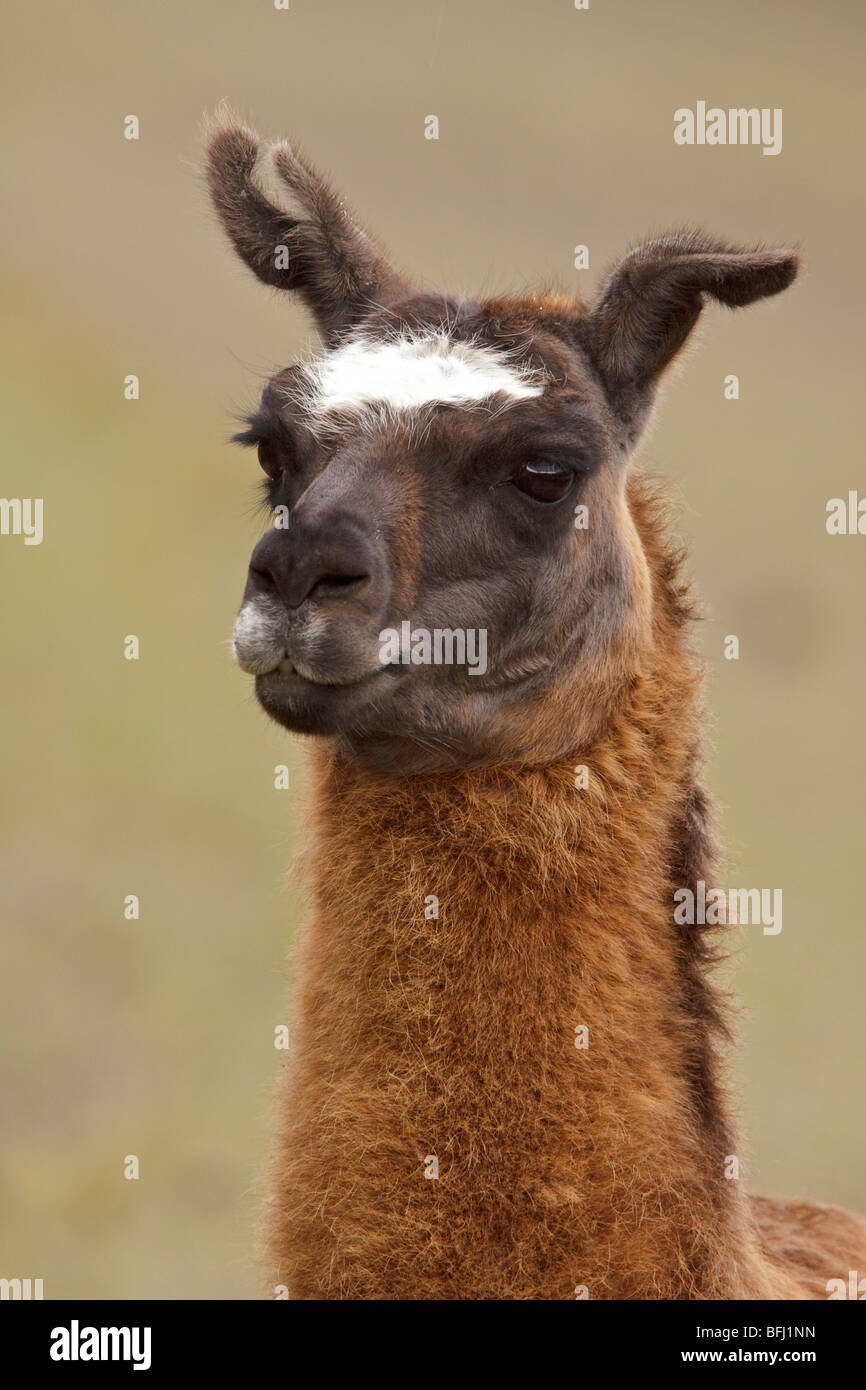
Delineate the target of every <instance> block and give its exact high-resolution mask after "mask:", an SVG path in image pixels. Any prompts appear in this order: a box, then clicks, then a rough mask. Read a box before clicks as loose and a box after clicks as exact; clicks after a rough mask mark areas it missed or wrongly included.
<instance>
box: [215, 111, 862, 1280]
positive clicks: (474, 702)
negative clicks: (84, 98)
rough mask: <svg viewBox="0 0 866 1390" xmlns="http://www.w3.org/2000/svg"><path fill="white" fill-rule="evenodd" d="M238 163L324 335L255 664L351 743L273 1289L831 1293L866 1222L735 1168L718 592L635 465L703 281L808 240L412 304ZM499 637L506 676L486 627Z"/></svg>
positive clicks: (281, 412)
mask: <svg viewBox="0 0 866 1390" xmlns="http://www.w3.org/2000/svg"><path fill="white" fill-rule="evenodd" d="M208 177H209V186H210V191H211V195H212V198H213V202H214V204H215V207H216V210H217V213H218V215H219V218H220V219H221V222H222V224H223V226H224V228H225V230H226V232H227V233H228V236H229V238H230V239H231V241H232V242H233V244H234V247H235V249H236V250H237V252H238V253H239V255H240V257H241V258H242V260H243V261H244V262H245V263H246V264H247V266H249V267H250V268H251V269H252V270H253V271H254V272H255V274H256V275H257V276H258V278H259V279H260V280H262V281H264V283H265V284H268V285H271V286H273V287H276V288H278V289H281V290H287V291H290V292H293V293H297V294H299V295H300V296H301V298H302V299H303V300H304V301H305V303H306V305H307V307H308V308H309V310H310V311H311V312H312V314H313V316H314V318H315V321H316V323H317V326H318V328H319V330H320V333H321V336H322V339H323V343H324V350H323V352H322V354H321V355H320V356H319V357H317V358H316V359H314V360H313V361H311V362H307V363H301V364H296V365H294V366H291V367H289V368H287V369H286V370H283V371H280V372H278V373H277V374H276V375H274V376H273V377H272V378H271V379H270V380H269V381H268V382H267V384H266V386H265V388H264V392H263V394H262V398H261V402H260V405H259V406H258V408H257V410H256V411H255V413H254V414H253V415H252V416H250V417H249V421H248V427H247V429H246V430H245V431H244V432H243V433H242V434H241V435H239V436H238V440H239V442H241V443H243V444H245V445H249V446H252V447H255V448H256V449H257V452H258V459H259V462H260V464H261V467H262V469H263V471H264V474H265V482H264V486H265V490H266V498H267V502H268V504H269V505H270V508H271V509H272V511H273V514H274V518H275V524H274V525H273V526H272V527H271V528H270V529H269V530H268V532H267V534H266V535H265V536H264V538H263V539H262V540H260V541H259V542H258V544H257V545H256V547H255V549H254V551H253V554H252V558H251V561H250V566H249V574H248V579H247V585H246V590H245V593H244V598H243V604H242V607H241V609H240V613H239V615H238V619H237V624H236V628H235V636H234V650H235V655H236V659H237V661H238V662H239V664H240V666H241V667H242V668H243V670H244V671H246V672H249V673H250V674H252V675H254V676H255V688H256V694H257V697H258V700H259V702H260V704H261V705H262V707H263V708H264V709H265V711H266V712H267V713H268V714H269V715H270V716H271V717H272V718H273V719H274V720H276V721H277V722H278V723H279V724H280V725H282V726H284V727H285V728H287V729H289V730H292V731H295V732H300V733H302V734H306V735H312V736H314V738H313V740H312V746H311V754H310V756H311V763H312V778H313V789H312V793H311V798H312V800H311V808H310V815H309V821H310V824H309V830H310V836H311V851H310V860H309V863H310V871H311V883H312V903H311V908H312V911H311V917H310V920H309V921H308V923H307V925H306V927H305V929H304V931H303V933H302V939H301V942H300V946H299V984H298V997H297V1004H296V1017H297V1022H296V1024H295V1025H294V1027H293V1032H292V1039H293V1041H292V1058H293V1060H292V1062H291V1065H290V1067H289V1068H288V1075H287V1078H286V1080H285V1089H284V1091H283V1092H282V1094H281V1098H280V1125H279V1133H278V1136H277V1140H276V1144H275V1152H274V1158H273V1163H272V1170H271V1174H270V1190H271V1200H270V1203H269V1211H268V1228H269V1241H270V1249H271V1251H272V1255H273V1271H274V1277H275V1279H276V1281H277V1282H278V1283H280V1284H284V1285H286V1286H287V1287H288V1289H289V1291H290V1295H291V1296H292V1297H294V1298H299V1299H317V1298H350V1299H377V1298H386V1299H565V1298H574V1297H589V1298H593V1299H665V1298H674V1299H722V1298H750V1297H753V1298H824V1297H826V1296H827V1281H828V1280H829V1279H831V1278H835V1277H842V1278H844V1277H846V1274H847V1271H848V1270H850V1269H858V1270H866V1224H864V1223H863V1222H861V1221H860V1220H859V1219H858V1218H855V1217H854V1216H850V1215H848V1214H846V1213H845V1212H843V1211H840V1210H838V1209H836V1208H832V1207H824V1206H814V1205H807V1204H805V1203H800V1202H793V1201H782V1200H769V1199H763V1198H753V1197H752V1198H750V1197H749V1196H747V1195H746V1194H745V1193H744V1192H743V1190H742V1186H741V1183H740V1182H739V1181H737V1180H732V1179H731V1177H730V1169H729V1168H728V1167H727V1165H728V1164H729V1161H730V1159H731V1157H732V1156H735V1155H736V1154H737V1140H736V1138H735V1136H734V1133H733V1129H732V1124H731V1120H730V1117H729V1113H728V1111H729V1102H728V1099H727V1096H726V1091H725V1083H724V1078H723V1075H722V1060H721V1058H722V1051H723V1045H724V1043H725V1039H726V1023H725V1017H724V1010H723V1008H722V1005H721V1002H720V998H719V996H718V993H717V990H716V988H715V987H714V986H713V984H712V982H711V980H710V978H709V971H710V968H711V966H712V964H713V962H714V960H715V957H716V947H715V946H714V943H713V939H712V932H711V931H708V930H707V929H706V928H701V927H683V926H679V925H677V922H676V921H675V918H674V910H673V902H674V898H673V895H674V893H675V892H676V891H677V889H678V888H680V887H682V886H689V885H691V886H692V887H694V885H695V884H696V883H697V882H698V881H699V880H703V881H704V882H706V883H711V882H713V879H714V874H716V873H717V871H718V870H717V846H716V839H715V834H714V830H713V816H712V808H711V804H710V801H709V799H708V796H707V793H706V792H705V790H704V788H703V786H702V783H701V724H702V714H701V696H700V679H701V673H700V670H699V667H698V663H697V661H696V658H695V656H694V655H693V653H692V651H691V649H690V645H689V626H690V621H691V619H692V617H693V609H692V605H691V601H690V598H689V594H688V590H687V587H686V584H685V582H684V580H683V579H682V577H681V573H680V569H681V560H680V554H679V552H678V550H677V548H676V547H675V546H674V545H673V544H672V542H671V540H670V539H669V538H668V536H667V533H666V528H665V504H664V499H663V497H662V495H661V493H660V492H659V491H658V490H657V488H656V486H655V485H653V484H651V483H650V482H649V481H648V480H647V479H646V477H644V476H643V475H642V474H641V473H640V471H639V469H638V467H637V465H636V463H635V461H634V454H635V450H636V447H637V445H638V443H639V440H640V437H641V435H642V433H643V431H644V429H645V427H646V425H647V422H648V419H649V416H650V413H651V410H652V407H653V403H654V398H655V396H656V391H657V387H658V384H659V381H660V378H661V376H662V374H663V373H664V372H665V370H666V369H667V368H668V366H669V365H670V364H671V362H672V361H673V359H674V358H675V357H676V355H677V354H678V352H679V350H680V349H681V348H682V347H683V345H684V344H685V342H686V341H687V339H688V338H689V335H690V334H691V332H692V329H693V328H694V326H695V324H696V321H697V319H698V317H699V315H700V312H701V309H702V307H703V304H704V300H705V298H707V297H709V298H711V299H715V300H717V301H718V302H720V303H722V304H726V305H729V306H741V305H746V304H750V303H752V302H753V301H754V300H757V299H760V298H762V297H764V296H768V295H774V294H777V293H779V292H780V291H781V290H784V289H785V288H786V287H787V286H789V285H790V284H791V282H792V281H793V279H794V277H795V275H796V271H797V259H796V256H795V255H794V254H792V253H791V252H790V251H786V250H737V249H732V248H730V247H727V246H724V245H721V244H720V243H718V242H716V241H713V240H711V239H709V238H707V237H705V236H703V235H698V234H697V233H694V232H686V233H680V234H677V235H672V236H665V237H661V238H658V239H655V240H652V241H649V242H647V243H645V244H643V245H640V246H638V247H637V248H636V249H634V250H632V251H631V252H630V253H629V254H628V255H627V256H626V257H625V258H624V259H623V260H622V261H620V263H619V264H618V265H617V266H616V267H615V268H614V269H613V271H612V272H611V273H610V274H609V275H608V277H607V279H606V280H605V281H604V283H603V284H602V286H601V289H600V291H599V293H598V295H597V297H596V299H595V300H594V302H593V303H591V304H589V305H587V304H583V303H580V302H577V301H575V300H572V299H568V298H563V297H555V296H549V295H539V296H537V297H523V298H515V299H510V298H501V299H492V300H486V301H479V300H475V299H471V298H463V297H454V296H450V295H445V294H439V293H428V292H420V291H419V290H417V289H416V288H414V287H413V286H412V285H411V284H410V283H409V282H408V281H407V280H405V279H404V278H403V276H402V275H401V274H400V273H399V272H398V271H397V270H396V269H395V268H394V267H393V266H392V265H391V264H390V262H389V260H388V259H387V257H386V255H385V254H384V252H383V251H382V250H380V249H379V247H378V246H376V245H375V244H374V243H373V242H372V241H371V240H370V239H369V238H368V237H367V235H366V234H365V233H364V232H363V231H361V230H360V228H359V227H358V226H357V225H356V224H355V222H354V221H353V220H352V218H351V217H350V215H349V213H348V212H347V210H346V208H345V207H344V205H343V203H342V202H341V201H340V200H339V199H338V198H337V197H336V196H335V194H334V193H333V192H332V191H331V190H330V189H329V187H328V186H327V185H326V184H325V183H324V182H323V181H322V179H321V178H319V177H318V175H317V174H316V173H315V172H314V171H313V170H312V169H311V168H310V167H309V166H308V165H307V164H306V163H305V162H304V161H302V160H301V158H299V156H298V155H297V154H296V153H295V152H294V151H293V149H292V148H291V147H290V146H289V145H287V144H285V143H277V144H274V145H267V144H263V143H262V142H260V140H259V138H258V137H257V136H256V134H255V133H254V132H253V131H251V130H249V129H248V128H246V127H244V126H243V125H240V124H238V123H236V122H233V121H232V120H231V119H230V118H223V119H222V120H221V121H220V122H219V123H218V124H217V126H216V128H215V129H213V130H212V131H211V133H210V137H209V149H208ZM407 624H408V627H407V626H406V625H407ZM481 631H484V632H485V633H486V642H487V648H486V651H487V660H486V664H485V669H483V670H482V669H481V664H480V663H476V667H475V668H471V667H470V665H469V664H468V662H466V661H463V662H461V660H460V659H459V658H460V651H461V649H460V646H459V643H458V642H457V637H456V636H455V634H457V635H459V634H463V635H465V634H469V633H473V632H474V633H477V632H481ZM435 633H444V634H446V635H447V634H450V641H451V645H450V648H449V649H448V650H446V658H447V656H448V655H449V653H450V656H451V658H452V659H451V660H448V659H443V660H439V661H436V660H435V659H434V660H431V659H429V656H430V650H431V648H430V641H429V635H430V634H435ZM384 634H392V635H391V637H389V638H387V641H386V639H385V637H384V636H383V635H384ZM393 634H397V647H396V648H395V647H393V646H392V647H391V648H390V656H389V655H388V650H389V649H388V647H387V642H392V643H393V641H394V637H393ZM425 634H427V637H426V638H425ZM440 654H441V653H440Z"/></svg>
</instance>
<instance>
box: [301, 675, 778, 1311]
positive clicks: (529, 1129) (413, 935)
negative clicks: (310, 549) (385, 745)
mask: <svg viewBox="0 0 866 1390" xmlns="http://www.w3.org/2000/svg"><path fill="white" fill-rule="evenodd" d="M687 684H688V683H684V685H683V689H682V691H681V696H682V698H681V699H680V700H679V702H678V703H677V702H674V703H675V704H677V707H676V708H670V709H669V710H668V716H669V717H667V716H663V715H660V713H659V704H658V689H657V688H656V686H655V684H654V682H653V681H652V680H651V679H650V680H640V681H638V682H637V683H636V686H635V688H634V689H633V691H632V692H631V694H630V696H629V702H628V703H629V707H628V709H627V710H626V711H625V712H623V713H621V714H620V716H619V717H618V719H617V720H616V721H614V724H613V725H612V727H611V728H610V729H609V730H608V732H607V733H606V734H605V736H604V737H603V738H601V739H599V740H598V741H597V742H596V744H595V746H594V747H592V748H591V749H589V750H587V751H586V752H585V753H583V754H582V755H581V756H579V757H578V756H575V757H574V758H573V759H569V760H567V761H565V762H563V763H562V764H557V765H554V766H550V767H545V768H540V769H539V768H536V769H523V770H511V769H488V770H474V771H471V772H462V773H454V774H449V775H447V776H441V777H432V776H431V777H415V778H405V779H399V778H391V777H385V776H382V775H380V774H373V773H371V772H369V771H364V770H363V769H360V768H358V767H357V766H354V765H351V764H348V763H345V762H338V761H328V760H326V759H323V760H322V761H321V762H320V765H319V770H318V776H319V786H318V792H317V798H316V808H315V815H314V821H315V847H314V860H313V863H314V900H315V911H314V915H313V919H312V921H311V922H310V924H309V926H308V929H307V933H306V936H305V939H304V942H303V946H302V975H301V994H300V1010H299V1020H298V1026H297V1029H296V1031H295V1034H294V1038H295V1042H294V1046H295V1050H296V1053H297V1063H296V1065H295V1067H294V1069H293V1073H292V1079H291V1080H290V1082H289V1087H290V1093H289V1096H288V1097H287V1104H286V1112H287V1113H286V1119H285V1128H284V1131H283V1134H282V1136H281V1139H280V1144H279V1157H278V1160H277V1165H276V1171H275V1178H276V1186H277V1203H276V1210H277V1215H276V1218H275V1219H276V1228H275V1235H274V1248H275V1251H276V1253H277V1256H278V1261H279V1262H280V1266H281V1268H282V1270H283V1277H285V1278H286V1279H287V1281H288V1282H289V1283H290V1286H292V1287H293V1289H294V1290H295V1291H296V1292H297V1293H299V1294H300V1295H301V1296H310V1297H321V1296H323V1295H327V1294H329V1293H330V1294H331V1295H333V1294H334V1293H335V1292H336V1293H339V1294H341V1295H342V1296H349V1297H353V1296H354V1297H365V1296H366V1297H375V1296H380V1297H398V1298H401V1297H405V1298H412V1297H419V1298H430V1297H432V1298H436V1297H460V1298H468V1297H481V1298H485V1297H486V1298H524V1297H526V1298H538V1297H541V1298H545V1297H549V1298H571V1297H574V1296H575V1292H574V1291H575V1290H576V1289H580V1288H585V1289H586V1290H587V1293H588V1296H589V1297H591V1298H599V1297H602V1298H604V1297H626V1298H629V1297H632V1298H640V1297H673V1298H676V1297H722V1296H725V1295H726V1294H728V1295H729V1296H734V1295H735V1294H737V1295H738V1296H742V1291H743V1288H744V1287H746V1288H749V1289H751V1290H752V1291H753V1292H755V1293H756V1294H758V1293H760V1291H761V1288H762V1282H761V1280H762V1275H761V1272H760V1267H759V1261H758V1257H757V1256H756V1253H755V1249H754V1245H753V1238H752V1236H751V1232H750V1227H749V1223H748V1218H747V1215H746V1208H745V1204H744V1202H743V1201H741V1199H740V1194H739V1190H738V1183H737V1182H736V1180H730V1179H728V1178H726V1160H727V1159H728V1157H729V1156H730V1155H731V1154H733V1153H735V1149H734V1147H732V1141H731V1139H730V1137H729V1133H728V1127H727V1124H726V1120H725V1116H724V1114H723V1111H722V1104H721V1099H720V1091H719V1086H718V1084H717V1081H716V1076H715V1072H716V1063H715V1059H714V1053H713V1041H712V1033H713V1027H714V1008H713V1001H712V997H711V995H710V993H709V990H708V987H707V986H706V984H705V981H704V978H703V961H702V955H701V947H700V945H699V944H698V943H697V942H695V941H694V940H689V939H686V938H684V937H683V935H682V932H683V929H682V928H678V927H677V926H676V925H675V924H674V922H673V915H672V894H673V890H674V887H675V886H678V885H681V884H682V883H683V882H688V881H689V878H688V877H685V878H684V877H681V875H691V874H699V873H703V874H704V875H705V876H707V875H709V876H711V874H712V867H711V864H710V862H709V860H710V852H711V845H710V838H709V834H708V831H707V829H706V824H705V820H706V817H705V814H704V807H703V803H702V799H701V794H700V791H699V790H698V789H697V788H696V786H695V785H694V775H693V766H692V764H693V758H692V756H691V751H690V750H691V748H692V747H693V744H692V745H690V743H689V740H688V738H687V737H685V738H684V736H683V728H684V727H685V728H686V730H688V729H689V727H690V718H691V716H690V715H689V711H688V706H689V702H690V696H689V694H688V693H687ZM684 720H685V725H684ZM578 764H579V765H582V766H585V767H586V769H587V785H586V786H585V787H583V786H578V785H576V777H577V779H578V780H582V778H581V776H580V774H579V773H578V774H576V772H575V767H576V765H578ZM685 930H686V931H688V930H689V929H688V928H687V929H685ZM437 1170H438V1177H437V1176H429V1175H430V1174H432V1173H435V1172H436V1171H437Z"/></svg>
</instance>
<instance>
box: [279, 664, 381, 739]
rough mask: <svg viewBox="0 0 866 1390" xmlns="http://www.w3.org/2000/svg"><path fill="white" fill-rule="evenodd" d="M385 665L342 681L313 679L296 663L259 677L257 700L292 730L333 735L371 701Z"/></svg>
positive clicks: (284, 665) (286, 727)
mask: <svg viewBox="0 0 866 1390" xmlns="http://www.w3.org/2000/svg"><path fill="white" fill-rule="evenodd" d="M384 674H385V668H384V667H380V668H379V669H378V670H376V671H368V672H365V673H364V674H363V675H360V676H356V677H354V678H352V679H343V680H342V681H334V680H330V681H328V680H324V679H322V677H318V678H317V679H310V678H309V677H308V676H307V675H305V674H304V673H303V672H301V671H299V670H298V669H297V667H295V665H294V663H293V662H290V661H284V662H281V664H280V666H279V667H276V668H275V669H274V670H273V671H269V672H268V673H267V674H266V675H259V676H256V682H255V690H256V699H257V700H258V702H259V704H260V705H261V707H262V709H263V710H264V711H265V713H266V714H267V715H269V716H270V718H271V719H273V720H275V722H276V723H277V724H281V725H282V726H283V728H284V729H289V730H291V732H292V733H299V734H324V735H333V734H339V733H341V732H342V731H343V730H344V729H345V728H346V727H347V726H348V725H350V724H351V723H352V722H353V720H354V718H355V717H356V715H357V713H358V711H359V710H360V709H361V708H362V707H363V706H364V705H366V703H367V700H368V699H369V698H370V694H371V692H373V690H374V689H375V687H376V685H377V682H378V681H379V680H380V679H381V677H382V676H383V675H384Z"/></svg>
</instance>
